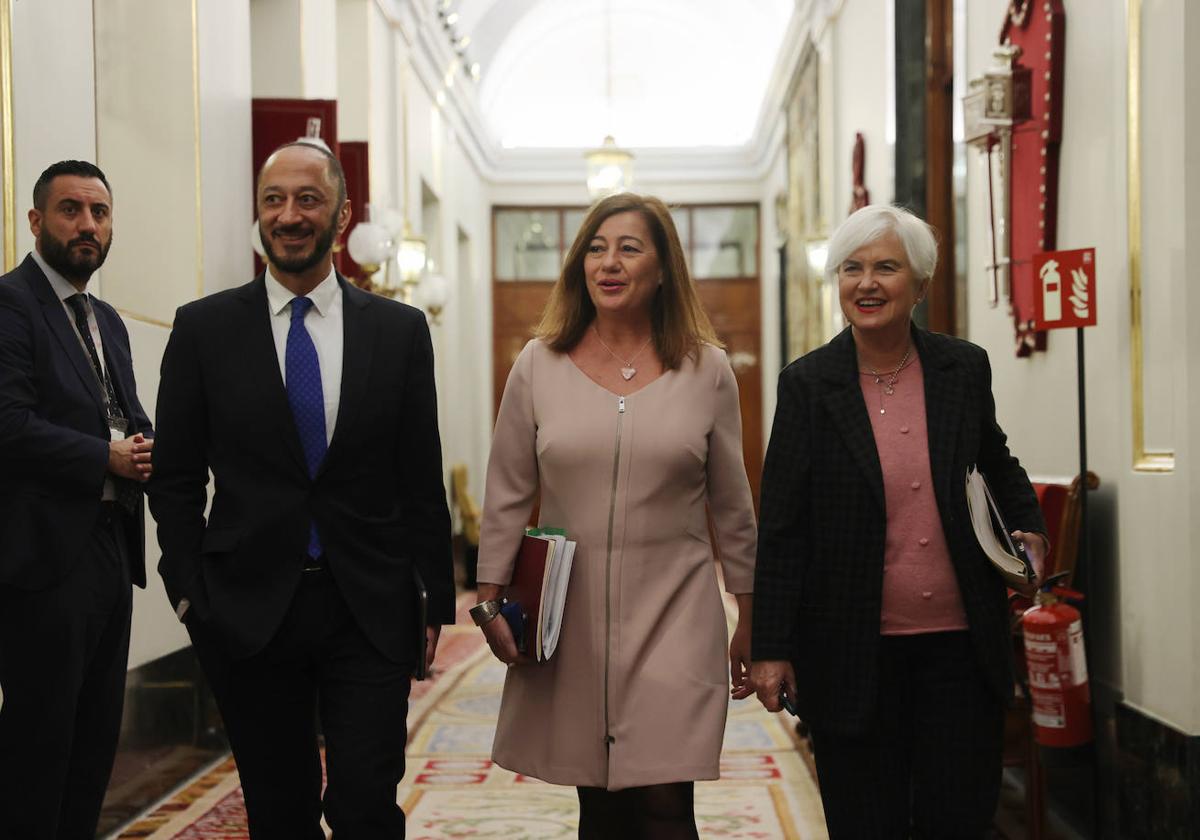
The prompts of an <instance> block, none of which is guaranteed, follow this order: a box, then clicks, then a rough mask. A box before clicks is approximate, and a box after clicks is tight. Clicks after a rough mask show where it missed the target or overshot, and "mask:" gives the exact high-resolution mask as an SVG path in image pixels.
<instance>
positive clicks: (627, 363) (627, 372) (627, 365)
mask: <svg viewBox="0 0 1200 840" xmlns="http://www.w3.org/2000/svg"><path fill="white" fill-rule="evenodd" d="M592 332H594V333H595V334H596V340H597V341H599V342H600V346H601V347H603V348H604V349H605V350H607V351H608V353H609V355H610V356H612V357H613V358H614V359H616V360H617V361H618V362H620V363H621V364H622V365H624V367H622V368H621V376H623V377H624V378H625V381H626V382H628V381H629V380H630V379H633V377H635V376H637V368H635V367H634V366H633V363H634V362H636V361H637V357H638V356H640V355H642V351H643V350H645V349H646V348H647V347H649V346H650V342H651V341H652V340H653V338H654V336H653V335H651V336H650V338H647V339H646V343H645V344H643V345H642V346H641V347H640V348H638V351H637V352H636V353H634V354H633V358H631V359H624V358H622V357H620V356H618V355H617V354H616V353H615V352H613V349H612V348H611V347H609V346H608V345H607V344H605V343H604V339H603V338H601V337H600V330H598V329H596V325H595V323H593V324H592Z"/></svg>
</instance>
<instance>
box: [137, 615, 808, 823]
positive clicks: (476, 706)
mask: <svg viewBox="0 0 1200 840" xmlns="http://www.w3.org/2000/svg"><path fill="white" fill-rule="evenodd" d="M468 601H469V602H471V603H473V599H471V598H469V597H468V598H467V599H465V600H464V601H463V602H462V603H460V608H461V607H463V606H466V605H468V603H467V602H468ZM459 621H460V623H459V624H457V625H456V626H454V627H447V628H446V629H445V630H444V631H443V636H442V643H441V648H440V649H439V651H438V662H437V664H438V668H439V670H438V672H437V673H436V675H435V677H434V679H432V680H430V681H427V682H425V683H418V684H415V685H414V689H413V699H412V704H411V708H410V710H409V747H408V773H407V775H406V776H405V778H404V781H403V782H402V783H401V787H400V791H399V801H400V802H401V804H402V805H403V806H404V810H405V812H406V813H407V814H408V837H409V838H410V840H442V838H466V837H470V838H486V837H504V838H513V840H522V838H524V839H525V840H543V838H573V837H575V833H576V819H577V817H578V804H577V800H576V798H575V791H574V789H572V788H562V787H558V786H554V785H548V784H544V783H542V782H539V781H537V780H534V779H529V778H526V777H523V776H519V775H515V774H513V773H510V772H509V771H507V770H504V769H502V768H500V767H497V766H495V765H494V764H492V762H491V761H490V760H489V758H488V756H489V752H490V748H491V743H492V734H493V731H494V728H495V720H496V712H497V710H498V709H499V705H500V689H501V686H502V684H503V680H504V666H503V665H502V664H500V663H498V662H496V661H495V660H494V659H493V658H492V656H491V654H490V653H489V652H488V650H487V647H486V646H485V645H484V644H483V641H482V636H481V634H480V633H479V632H478V631H477V630H476V629H475V628H474V627H473V626H471V625H470V623H469V619H466V617H465V614H464V615H463V616H460V619H459ZM721 777H722V778H721V780H720V781H717V782H701V783H699V784H697V786H696V816H697V822H698V824H699V827H700V836H701V837H703V838H745V840H775V839H776V838H787V840H792V838H803V840H810V839H811V840H819V839H820V838H825V837H827V835H826V833H825V825H824V819H823V817H822V814H821V803H820V797H819V795H818V793H817V787H816V784H815V782H814V781H813V778H812V775H811V773H810V771H809V768H808V765H807V764H806V763H805V761H804V759H803V757H802V754H801V752H800V751H799V749H798V747H797V743H796V739H795V738H794V736H793V734H792V732H791V728H790V725H789V724H788V721H787V720H785V718H784V717H783V716H781V715H780V716H777V715H771V714H768V713H767V712H765V711H763V710H762V708H761V706H759V705H758V703H757V701H755V700H754V699H753V698H751V699H750V700H745V701H738V702H734V703H732V704H731V705H730V709H729V719H728V723H727V725H726V731H725V746H724V751H723V753H722V758H721ZM246 837H247V834H246V828H245V815H244V811H243V808H242V799H241V789H240V787H239V785H238V778H237V770H236V768H235V766H234V763H233V760H232V759H224V760H222V761H220V762H218V763H217V764H216V765H215V766H213V767H211V768H209V769H208V770H207V771H205V772H204V773H202V774H200V775H199V776H198V777H197V778H196V779H193V780H192V781H191V782H189V783H188V784H186V785H184V786H183V788H182V789H181V790H179V791H178V792H176V793H175V794H173V795H171V796H169V797H168V798H167V799H166V800H165V801H163V802H162V803H160V804H159V805H158V806H156V807H155V808H152V809H151V810H150V812H149V813H148V814H146V815H144V816H143V817H142V818H140V819H138V820H136V821H135V822H134V823H133V824H131V825H130V826H128V827H126V828H125V829H124V830H122V831H121V832H119V833H118V834H116V835H115V838H116V840H134V838H137V840H245V838H246Z"/></svg>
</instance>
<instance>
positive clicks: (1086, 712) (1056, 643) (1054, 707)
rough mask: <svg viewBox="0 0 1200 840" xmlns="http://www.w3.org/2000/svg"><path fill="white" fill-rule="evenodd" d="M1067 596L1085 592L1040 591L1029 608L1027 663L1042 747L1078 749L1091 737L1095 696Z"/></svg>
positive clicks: (1074, 613) (1037, 736) (1079, 627)
mask: <svg viewBox="0 0 1200 840" xmlns="http://www.w3.org/2000/svg"><path fill="white" fill-rule="evenodd" d="M1064 598H1071V599H1073V600H1082V599H1083V595H1082V594H1080V593H1078V592H1075V591H1074V590H1071V589H1066V588H1063V587H1053V588H1047V589H1044V590H1042V591H1041V592H1038V594H1037V600H1036V603H1035V604H1034V606H1032V607H1030V608H1029V609H1028V610H1026V611H1025V614H1024V616H1023V617H1022V618H1021V626H1022V628H1023V630H1024V635H1025V663H1026V666H1027V668H1028V670H1029V697H1030V701H1031V705H1032V707H1033V726H1034V738H1035V739H1036V740H1037V742H1038V743H1039V744H1041V745H1042V746H1044V747H1078V746H1082V745H1083V744H1086V743H1088V742H1089V741H1091V740H1092V699H1091V693H1090V692H1089V690H1088V672H1087V657H1086V655H1085V654H1084V648H1083V623H1082V621H1081V620H1080V615H1079V610H1077V609H1075V608H1074V607H1072V606H1071V605H1070V604H1067V603H1065V602H1064V601H1063V600H1061V599H1064Z"/></svg>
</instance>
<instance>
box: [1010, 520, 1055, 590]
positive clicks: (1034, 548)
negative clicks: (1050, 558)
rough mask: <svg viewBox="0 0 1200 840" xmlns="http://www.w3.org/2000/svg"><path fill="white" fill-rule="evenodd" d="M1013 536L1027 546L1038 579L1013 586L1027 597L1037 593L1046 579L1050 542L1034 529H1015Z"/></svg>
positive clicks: (1026, 552)
mask: <svg viewBox="0 0 1200 840" xmlns="http://www.w3.org/2000/svg"><path fill="white" fill-rule="evenodd" d="M1012 538H1013V539H1014V540H1017V541H1019V542H1020V543H1021V544H1022V545H1023V546H1025V554H1026V555H1028V557H1029V562H1030V563H1032V564H1033V571H1034V573H1035V574H1036V575H1037V577H1036V579H1035V580H1034V582H1033V583H1032V584H1030V585H1029V586H1018V587H1013V588H1014V589H1016V591H1018V592H1020V593H1021V594H1022V595H1024V596H1026V597H1027V598H1032V597H1033V596H1034V595H1036V594H1037V591H1038V589H1039V588H1040V587H1041V585H1042V584H1043V583H1045V581H1046V554H1047V553H1048V552H1049V551H1050V543H1049V542H1048V541H1047V540H1046V538H1045V537H1043V536H1042V535H1041V534H1038V533H1035V532H1034V531H1013V532H1012Z"/></svg>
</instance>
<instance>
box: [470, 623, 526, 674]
mask: <svg viewBox="0 0 1200 840" xmlns="http://www.w3.org/2000/svg"><path fill="white" fill-rule="evenodd" d="M480 629H482V630H483V638H484V639H486V640H487V643H488V647H490V648H491V649H492V654H493V655H494V656H495V657H496V658H497V659H499V660H500V661H501V662H503V663H505V664H506V665H514V664H516V663H517V662H518V661H519V660H520V659H521V655H520V654H519V653H517V641H516V639H514V638H513V634H512V628H511V627H509V626H508V622H507V621H506V620H505V618H504V616H502V615H498V616H496V617H495V618H493V619H492V620H491V621H489V622H488V623H487V624H485V625H483V627H482V628H480Z"/></svg>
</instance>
